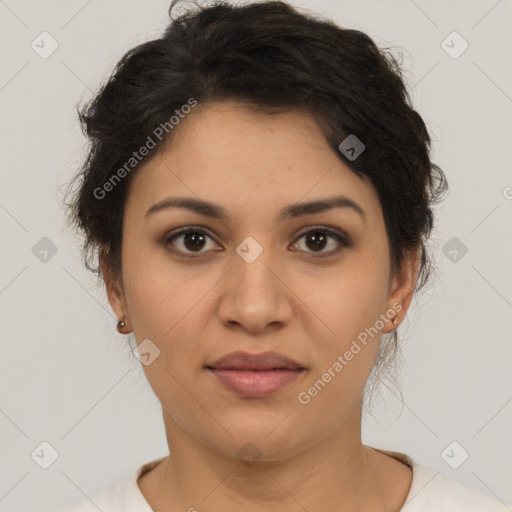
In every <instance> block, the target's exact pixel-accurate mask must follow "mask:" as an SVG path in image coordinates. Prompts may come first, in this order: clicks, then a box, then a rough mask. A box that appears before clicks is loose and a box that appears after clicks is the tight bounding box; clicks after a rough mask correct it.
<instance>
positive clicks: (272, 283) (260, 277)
mask: <svg viewBox="0 0 512 512" xmlns="http://www.w3.org/2000/svg"><path fill="white" fill-rule="evenodd" d="M258 238H259V241H258V240H257V239H256V237H251V236H249V237H247V238H246V239H244V240H243V241H242V242H241V243H240V244H239V245H238V246H237V248H236V254H235V255H234V257H233V269H232V271H231V272H230V273H229V274H230V275H229V280H228V283H229V284H228V289H225V294H224V296H223V299H222V306H221V314H222V316H223V320H224V321H225V322H236V323H238V324H242V325H244V326H245V327H246V328H247V329H248V330H251V331H258V330H261V329H263V328H264V327H265V325H267V324H269V323H273V322H283V321H285V320H286V319H287V317H288V315H289V314H290V311H291V308H290V307H289V305H288V306H287V296H286V287H285V286H283V284H282V283H281V282H280V280H279V279H277V277H276V275H275V274H279V270H278V266H279V265H278V264H277V263H278V258H279V255H277V254H276V253H275V251H273V249H272V245H271V243H270V239H271V236H270V235H268V236H264V235H262V236H260V237H258Z"/></svg>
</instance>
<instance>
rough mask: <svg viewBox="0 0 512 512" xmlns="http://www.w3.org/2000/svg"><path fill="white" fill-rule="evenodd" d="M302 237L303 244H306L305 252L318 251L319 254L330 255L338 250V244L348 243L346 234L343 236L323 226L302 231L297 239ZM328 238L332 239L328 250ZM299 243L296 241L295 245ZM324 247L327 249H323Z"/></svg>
mask: <svg viewBox="0 0 512 512" xmlns="http://www.w3.org/2000/svg"><path fill="white" fill-rule="evenodd" d="M301 239H304V245H305V246H306V248H307V249H306V252H312V253H319V254H320V255H322V256H323V255H324V253H327V254H326V255H330V254H333V253H337V252H339V249H340V246H343V247H348V246H349V245H350V242H349V239H348V237H347V236H343V235H341V234H339V233H336V232H334V231H331V230H330V229H326V228H323V227H316V228H314V229H310V230H309V231H306V232H305V233H303V234H302V235H301V236H300V237H299V240H301ZM329 240H334V242H333V243H331V244H330V247H331V250H329ZM298 245H299V244H298V243H296V244H295V246H298ZM326 247H327V248H328V250H325V249H326Z"/></svg>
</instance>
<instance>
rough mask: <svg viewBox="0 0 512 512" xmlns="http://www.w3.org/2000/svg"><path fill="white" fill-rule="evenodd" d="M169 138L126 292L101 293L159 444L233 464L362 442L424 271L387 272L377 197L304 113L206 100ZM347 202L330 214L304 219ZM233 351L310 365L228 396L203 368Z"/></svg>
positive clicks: (136, 184) (135, 221)
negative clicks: (377, 379)
mask: <svg viewBox="0 0 512 512" xmlns="http://www.w3.org/2000/svg"><path fill="white" fill-rule="evenodd" d="M169 142H170V143H169V144H168V145H167V146H166V147H165V149H164V150H163V151H161V152H160V153H159V155H158V156H155V158H153V159H152V160H151V161H149V162H147V163H146V164H145V165H143V166H142V167H139V169H138V170H137V174H136V175H135V176H134V177H133V182H132V184H131V188H130V192H129V195H128V198H127V202H126V207H125V213H124V221H123V246H122V267H123V268H122V281H121V282H118V283H117V285H116V284H112V283H111V282H110V283H109V284H108V286H107V289H108V294H109V300H110V303H111V305H112V307H113V308H114V310H115V312H116V314H117V316H118V318H121V317H123V315H124V316H125V322H126V324H127V326H128V328H129V329H132V330H133V332H134V336H135V339H136V341H137V343H138V344H140V343H142V342H144V343H145V345H143V347H145V350H142V352H146V353H149V356H145V357H146V362H150V364H147V365H144V366H143V368H144V371H145V373H146V376H147V379H148V381H149V383H150V385H151V387H152V389H153V390H154V392H155V394H156V396H157V397H158V399H159V401H160V402H161V404H162V409H163V413H164V419H165V425H166V429H167V433H168V437H170V438H171V439H172V437H173V435H175V436H178V435H180V434H181V435H183V434H186V435H187V436H191V437H192V438H194V439H196V440H198V441H200V442H201V443H204V444H207V445H208V446H210V447H211V448H213V449H215V450H217V451H219V452H222V453H225V454H230V455H232V456H236V455H237V453H239V451H240V450H241V449H242V448H243V447H244V446H245V445H246V444H247V443H252V444H253V445H255V446H256V447H257V449H258V450H259V451H260V452H261V456H262V457H264V458H268V459H278V458H281V457H285V456H290V455H292V454H293V453H298V452H299V451H300V450H305V449H307V448H308V447H311V446H313V445H315V444H316V443H318V442H319V441H320V440H322V439H327V438H328V437H330V436H333V435H336V434H340V435H341V434H342V433H343V435H344V436H345V439H348V437H347V436H349V435H359V433H358V430H357V427H356V425H358V423H359V422H360V406H361V398H362V391H363V387H364V384H365V382H366V380H367V378H368V376H369V374H370V371H371V369H372V367H373V364H374V362H375V358H376V354H377V349H378V344H379V341H380V337H381V334H382V333H383V332H389V331H391V330H392V329H393V323H392V317H393V316H394V314H395V313H396V312H397V311H399V313H398V315H397V316H398V318H399V319H402V318H403V316H404V315H405V312H406V310H407V307H408V305H409V303H410V298H411V293H412V288H413V282H414V277H415V275H416V271H417V267H416V264H415V262H416V261H417V260H416V259H413V258H411V260H410V262H411V265H410V266H408V264H406V266H404V272H403V273H402V274H401V275H399V276H391V274H390V260H389V247H388V240H387V236H386V230H385V225H384V220H383V216H382V209H381V205H380V201H379V198H378V195H377V192H376V191H375V189H374V188H373V186H372V185H371V184H370V183H369V182H367V181H363V180H362V179H361V178H359V177H357V176H356V175H355V174H354V173H353V172H352V171H350V169H349V168H348V167H346V166H345V165H344V164H343V162H341V161H340V159H339V158H338V157H337V156H336V155H335V154H334V153H333V151H332V150H331V148H330V147H329V146H328V145H327V143H326V141H325V140H324V138H323V136H322V134H321V132H320V129H319V127H318V126H317V125H316V123H315V121H314V120H313V118H312V117H310V116H309V115H308V114H306V113H301V112H298V111H294V112H290V113H286V114H277V115H267V114H264V113H255V112H252V111H249V110H247V109H245V108H243V106H242V105H241V104H237V103H232V102H223V103H215V104H209V105H207V106H201V108H196V109H195V110H194V111H193V112H192V113H190V114H189V115H188V116H187V117H186V118H185V119H184V120H182V121H181V124H180V125H178V126H177V127H176V128H175V129H174V131H173V139H172V140H171V141H169ZM342 196H343V198H345V202H344V203H340V205H338V206H336V207H332V208H327V209H325V208H324V209H323V208H320V207H317V208H314V207H311V208H310V209H309V211H307V210H308V209H307V208H304V209H300V208H297V207H298V206H299V205H302V204H303V203H310V202H316V201H323V200H326V199H331V198H334V197H342ZM170 198H174V199H176V198H192V199H194V200H196V201H199V200H200V201H207V202H209V203H213V204H214V205H215V207H216V208H217V209H219V210H222V211H223V212H224V216H220V217H218V216H212V215H210V214H211V213H212V211H213V210H212V209H209V208H202V209H200V210H193V209H189V208H185V207H178V206H168V207H165V206H162V203H161V202H162V201H165V200H167V199H170ZM347 199H348V200H349V201H346V200H347ZM158 203H160V208H153V211H150V212H149V213H148V211H149V210H150V209H151V208H152V207H153V206H154V205H156V204H158ZM350 205H352V206H350ZM290 206H295V207H296V208H295V209H293V210H291V212H288V215H285V214H283V212H284V211H286V209H287V208H288V207H290ZM102 268H103V272H104V275H106V276H107V277H108V269H106V268H105V267H102ZM106 281H107V282H109V280H108V279H107V280H106ZM144 340H150V341H149V342H148V341H144ZM158 351H159V352H158ZM233 351H244V352H249V353H252V354H260V353H263V352H266V351H275V352H278V353H279V354H283V355H284V356H286V357H288V358H290V359H292V360H293V361H295V362H297V363H298V364H299V366H300V367H302V368H304V370H302V371H300V372H294V373H295V374H294V375H293V378H292V379H291V380H289V381H287V383H286V384H285V385H283V386H282V387H280V388H278V389H277V390H276V391H273V392H270V393H267V394H266V395H265V396H252V395H251V394H250V392H237V391H234V390H233V389H231V388H230V387H228V386H226V385H225V384H224V383H223V381H222V380H221V379H220V378H219V373H215V372H212V371H211V370H209V369H207V368H206V366H208V365H209V364H211V363H212V362H214V361H215V360H217V359H219V358H220V357H222V356H224V355H226V354H229V353H231V352H233ZM155 356H156V358H155ZM281 373H284V372H281ZM260 375H261V374H260ZM287 375H290V373H288V374H287ZM315 383H316V384H315Z"/></svg>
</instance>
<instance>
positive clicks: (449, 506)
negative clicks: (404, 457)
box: [400, 463, 510, 512]
mask: <svg viewBox="0 0 512 512" xmlns="http://www.w3.org/2000/svg"><path fill="white" fill-rule="evenodd" d="M427 510H428V511H429V512H457V511H461V512H506V511H507V512H509V511H510V508H509V507H508V506H507V505H506V504H505V503H503V502H501V501H499V500H497V499H495V498H492V497H491V496H488V495H487V494H484V493H482V492H480V491H477V490H476V489H473V488H471V487H467V486H466V485H463V484H461V483H460V482H458V481H457V480H454V479H452V478H448V477H446V476H443V475H441V474H440V473H439V472H438V471H436V470H434V469H432V468H430V467H428V466H423V465H421V464H417V463H414V465H413V484H412V486H411V490H410V491H409V495H408V496H407V500H406V502H405V504H404V506H403V507H402V509H401V511H400V512H423V511H427Z"/></svg>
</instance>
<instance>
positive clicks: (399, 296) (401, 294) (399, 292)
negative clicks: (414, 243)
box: [388, 245, 421, 332]
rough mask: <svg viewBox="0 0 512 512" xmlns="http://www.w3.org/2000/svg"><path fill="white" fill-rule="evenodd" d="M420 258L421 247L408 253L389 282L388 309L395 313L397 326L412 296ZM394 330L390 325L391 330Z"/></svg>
mask: <svg viewBox="0 0 512 512" xmlns="http://www.w3.org/2000/svg"><path fill="white" fill-rule="evenodd" d="M420 256H421V245H419V246H418V247H416V248H415V249H412V250H410V251H408V252H407V255H406V259H405V260H404V263H403V265H402V270H401V271H400V272H399V274H398V275H395V276H393V279H392V282H391V286H390V295H389V299H388V308H389V309H392V310H395V311H396V317H397V320H398V323H397V326H398V324H399V323H400V322H401V321H402V320H403V319H404V317H405V315H406V313H407V310H408V309H409V306H410V304H411V301H412V297H413V295H414V285H415V283H416V278H417V276H418V272H419V268H420ZM391 324H392V322H391ZM394 328H395V327H394V326H393V325H392V327H391V330H393V329H394ZM388 332H390V331H388Z"/></svg>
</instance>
